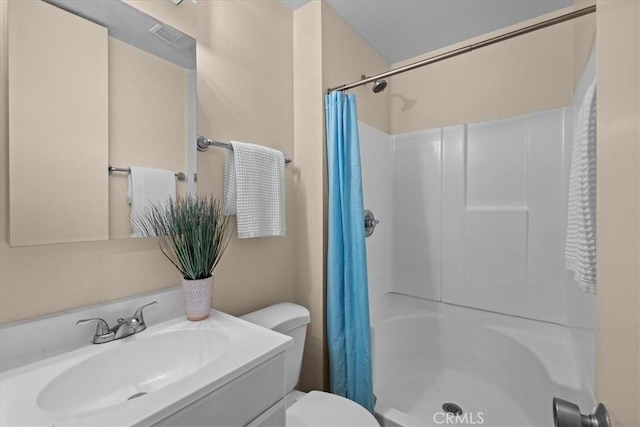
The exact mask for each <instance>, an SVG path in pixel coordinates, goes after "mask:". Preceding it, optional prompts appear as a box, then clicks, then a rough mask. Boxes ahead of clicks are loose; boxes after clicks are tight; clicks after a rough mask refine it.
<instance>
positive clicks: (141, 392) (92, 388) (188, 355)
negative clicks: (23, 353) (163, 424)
mask: <svg viewBox="0 0 640 427" xmlns="http://www.w3.org/2000/svg"><path fill="white" fill-rule="evenodd" d="M132 338H133V339H131V340H129V341H126V342H125V341H123V344H124V345H121V346H118V347H115V348H111V349H108V350H107V351H104V352H102V353H99V354H97V355H94V356H92V357H90V358H88V359H85V360H84V361H82V362H80V363H78V364H77V365H75V366H72V367H71V368H69V369H67V370H66V371H64V372H63V373H61V374H60V375H58V376H57V377H55V378H54V379H53V380H51V381H50V382H49V383H48V384H47V385H46V386H45V387H44V388H43V389H42V391H41V392H40V394H39V395H38V398H37V401H38V405H39V406H40V408H42V409H43V410H45V411H48V412H53V413H58V414H69V415H77V414H82V413H85V412H89V411H94V410H97V409H105V408H109V407H111V406H114V405H119V404H124V403H125V402H127V401H129V400H133V399H135V398H144V397H145V396H146V395H147V394H149V393H153V392H154V391H155V390H158V389H160V388H162V387H165V386H167V385H169V384H171V383H173V382H175V381H177V380H179V379H182V378H184V377H186V376H188V375H190V374H192V373H194V372H195V371H197V370H199V369H201V368H202V367H203V366H204V365H206V364H210V363H213V362H214V361H215V360H216V359H218V358H219V357H220V355H222V354H223V353H224V352H225V350H226V349H227V348H228V344H229V340H228V339H227V337H226V336H225V335H224V334H223V333H221V332H219V331H216V330H203V329H191V330H190V329H186V330H178V331H168V332H163V333H157V334H154V335H144V334H140V335H136V336H133V337H132ZM106 345H108V343H107V344H106Z"/></svg>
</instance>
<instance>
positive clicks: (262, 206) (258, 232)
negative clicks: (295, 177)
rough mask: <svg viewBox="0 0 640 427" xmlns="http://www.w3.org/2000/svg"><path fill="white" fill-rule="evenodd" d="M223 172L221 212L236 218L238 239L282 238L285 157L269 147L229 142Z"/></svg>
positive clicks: (284, 227)
mask: <svg viewBox="0 0 640 427" xmlns="http://www.w3.org/2000/svg"><path fill="white" fill-rule="evenodd" d="M231 145H232V146H233V150H227V153H226V158H225V172H224V213H225V214H226V215H234V214H235V215H236V217H237V223H238V238H239V239H247V238H251V237H268V236H284V235H285V234H286V232H287V229H286V221H285V190H284V189H285V185H284V154H282V152H281V151H278V150H274V149H272V148H268V147H263V146H260V145H255V144H247V143H244V142H235V141H233V142H231Z"/></svg>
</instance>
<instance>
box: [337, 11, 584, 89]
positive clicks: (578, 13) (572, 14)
mask: <svg viewBox="0 0 640 427" xmlns="http://www.w3.org/2000/svg"><path fill="white" fill-rule="evenodd" d="M595 11H596V6H595V5H593V6H589V7H584V8H582V9H578V10H574V11H573V12H569V13H565V14H564V15H560V16H556V17H555V18H551V19H547V20H546V21H542V22H538V23H536V24H532V25H529V26H526V27H523V28H520V29H517V30H513V31H510V32H508V33H505V34H501V35H499V36H495V37H491V38H489V39H487V40H483V41H481V42H477V43H472V44H470V45H467V46H463V47H459V48H457V49H453V50H450V51H448V52H445V53H441V54H439V55H435V56H432V57H429V58H426V59H423V60H422V61H418V62H413V63H411V64H407V65H404V66H402V67H398V68H394V69H393V70H389V71H386V72H384V73H380V74H376V75H375V76H371V77H367V78H364V79H362V80H358V81H357V82H353V83H349V84H344V85H342V86H337V87H334V88H330V89H328V91H327V92H328V93H331V92H335V91H338V90H340V91H343V90H349V89H353V88H355V87H358V86H363V85H366V84H368V83H371V82H375V81H376V80H380V79H384V78H387V77H391V76H395V75H396V74H400V73H404V72H405V71H411V70H415V69H416V68H420V67H424V66H425V65H429V64H433V63H435V62H439V61H443V60H445V59H449V58H453V57H454V56H458V55H462V54H463V53H467V52H471V51H472V50H476V49H479V48H481V47H486V46H490V45H492V44H496V43H499V42H502V41H505V40H509V39H512V38H514V37H518V36H522V35H524V34H528V33H531V32H534V31H537V30H541V29H543V28H547V27H551V26H552V25H556V24H560V23H562V22H565V21H570V20H572V19H575V18H580V17H581V16H585V15H588V14H590V13H593V12H595Z"/></svg>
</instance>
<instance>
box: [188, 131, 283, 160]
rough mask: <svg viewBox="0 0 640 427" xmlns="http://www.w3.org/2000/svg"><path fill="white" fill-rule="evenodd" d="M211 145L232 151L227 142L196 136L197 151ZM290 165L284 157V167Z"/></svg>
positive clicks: (204, 149)
mask: <svg viewBox="0 0 640 427" xmlns="http://www.w3.org/2000/svg"><path fill="white" fill-rule="evenodd" d="M210 145H213V146H214V147H220V148H226V149H227V150H233V146H232V145H231V144H229V143H228V142H220V141H214V140H213V139H208V138H205V137H204V136H198V151H206V149H207V147H209V146H210ZM289 163H291V158H290V157H289V156H287V155H286V154H285V155H284V165H285V166H287V165H288V164H289Z"/></svg>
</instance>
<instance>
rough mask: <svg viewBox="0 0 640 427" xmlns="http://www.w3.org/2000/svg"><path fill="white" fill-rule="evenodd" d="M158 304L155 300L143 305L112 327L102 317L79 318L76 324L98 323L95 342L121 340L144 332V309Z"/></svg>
mask: <svg viewBox="0 0 640 427" xmlns="http://www.w3.org/2000/svg"><path fill="white" fill-rule="evenodd" d="M157 304H158V302H157V301H153V302H150V303H149V304H145V305H143V306H142V307H140V308H138V309H137V310H136V312H135V313H133V316H131V317H127V318H126V319H123V318H120V319H118V320H117V322H118V323H117V324H116V325H115V326H113V327H111V328H110V327H109V324H108V323H107V322H106V321H105V320H104V319H100V318H94V319H82V320H78V321H77V322H76V325H85V324H87V323H91V322H96V323H97V325H96V333H95V335H94V336H93V343H94V344H102V343H105V342H109V341H113V340H119V339H120V338H124V337H128V336H129V335H133V334H137V333H138V332H142V331H144V330H145V329H147V325H146V324H145V323H144V317H143V316H142V310H143V309H144V308H145V307H149V306H151V305H157Z"/></svg>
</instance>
